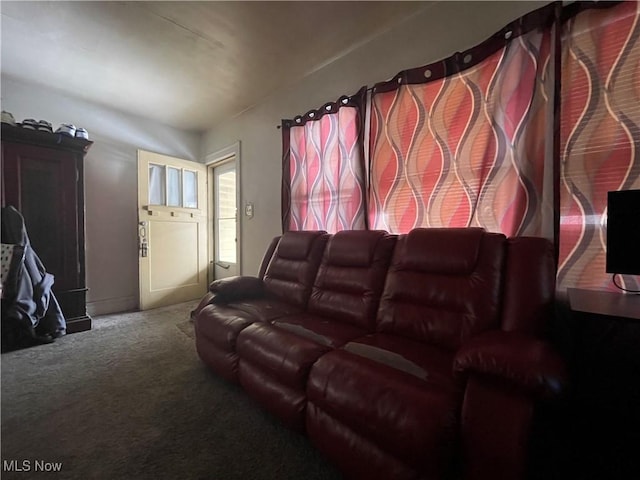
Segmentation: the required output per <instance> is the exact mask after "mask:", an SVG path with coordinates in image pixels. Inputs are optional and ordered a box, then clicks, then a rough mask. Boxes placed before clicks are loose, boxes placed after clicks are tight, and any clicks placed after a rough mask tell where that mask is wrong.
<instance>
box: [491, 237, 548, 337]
mask: <svg viewBox="0 0 640 480" xmlns="http://www.w3.org/2000/svg"><path fill="white" fill-rule="evenodd" d="M505 279H507V281H506V282H505V285H504V305H503V310H502V329H503V330H505V331H507V332H513V331H516V332H522V333H527V334H531V335H534V336H543V334H545V333H547V332H546V330H547V325H546V320H548V319H551V318H553V310H554V299H555V291H556V262H555V255H554V250H553V244H552V243H551V242H550V241H549V240H547V239H545V238H539V237H513V238H510V239H509V240H508V241H507V266H506V269H505Z"/></svg>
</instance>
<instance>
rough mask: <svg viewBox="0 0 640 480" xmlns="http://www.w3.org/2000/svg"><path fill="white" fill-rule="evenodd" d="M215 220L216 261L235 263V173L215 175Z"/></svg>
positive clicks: (231, 171)
mask: <svg viewBox="0 0 640 480" xmlns="http://www.w3.org/2000/svg"><path fill="white" fill-rule="evenodd" d="M216 219H217V222H216V223H217V225H216V226H217V228H218V231H217V245H216V252H217V256H218V261H220V262H228V263H236V261H237V258H236V172H235V170H228V171H226V172H224V173H219V174H218V175H217V181H216Z"/></svg>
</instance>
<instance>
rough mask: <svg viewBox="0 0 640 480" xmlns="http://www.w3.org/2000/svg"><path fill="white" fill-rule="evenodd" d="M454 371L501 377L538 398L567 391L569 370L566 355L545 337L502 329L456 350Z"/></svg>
mask: <svg viewBox="0 0 640 480" xmlns="http://www.w3.org/2000/svg"><path fill="white" fill-rule="evenodd" d="M453 370H454V374H455V375H456V376H458V377H461V378H466V377H467V376H469V375H470V374H472V373H476V374H481V375H487V376H491V377H498V378H501V379H503V380H506V381H508V382H509V383H511V384H514V385H515V386H517V387H519V388H521V389H524V390H525V391H527V392H529V393H530V394H533V395H535V396H537V397H553V396H556V395H558V394H560V393H562V391H563V390H564V388H565V387H566V383H567V369H566V364H565V362H564V360H563V359H562V357H560V355H558V353H556V352H555V351H554V350H553V349H552V347H551V345H550V344H549V343H547V342H545V341H543V340H539V339H536V338H534V337H532V336H530V335H526V334H522V333H518V332H505V331H502V330H497V331H491V332H487V333H483V334H481V335H478V336H477V337H474V338H472V339H470V340H469V341H468V342H466V343H465V344H464V345H463V346H462V347H461V348H460V349H459V350H458V352H457V353H456V356H455V359H454V362H453Z"/></svg>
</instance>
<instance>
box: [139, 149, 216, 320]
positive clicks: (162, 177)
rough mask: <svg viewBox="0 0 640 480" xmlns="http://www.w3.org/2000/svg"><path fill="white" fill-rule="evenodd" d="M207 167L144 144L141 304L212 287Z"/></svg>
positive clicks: (185, 297) (193, 295) (184, 297)
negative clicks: (210, 283) (209, 252)
mask: <svg viewBox="0 0 640 480" xmlns="http://www.w3.org/2000/svg"><path fill="white" fill-rule="evenodd" d="M206 178H207V170H206V167H205V166H204V165H202V164H200V163H196V162H190V161H188V160H182V159H178V158H174V157H169V156H166V155H160V154H157V153H152V152H147V151H144V150H138V243H139V254H138V265H139V273H140V280H139V283H140V309H141V310H147V309H149V308H156V307H161V306H165V305H173V304H175V303H180V302H186V301H189V300H195V299H198V298H200V297H201V296H202V295H204V294H205V292H206V291H207V280H208V279H207V187H206V183H207V182H206Z"/></svg>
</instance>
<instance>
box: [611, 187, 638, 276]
mask: <svg viewBox="0 0 640 480" xmlns="http://www.w3.org/2000/svg"><path fill="white" fill-rule="evenodd" d="M607 272H608V273H625V274H629V275H640V190H620V191H616V192H609V193H608V196H607Z"/></svg>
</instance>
